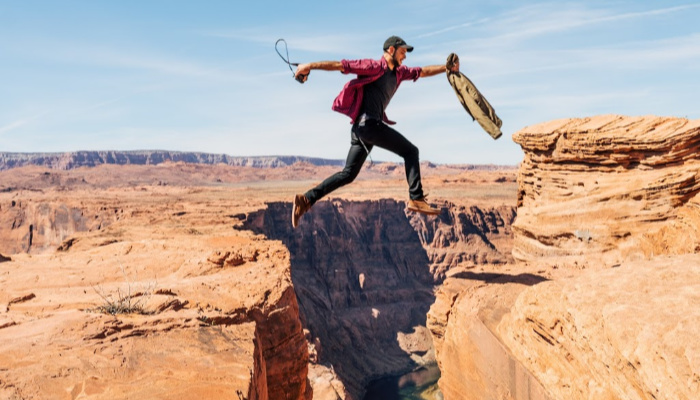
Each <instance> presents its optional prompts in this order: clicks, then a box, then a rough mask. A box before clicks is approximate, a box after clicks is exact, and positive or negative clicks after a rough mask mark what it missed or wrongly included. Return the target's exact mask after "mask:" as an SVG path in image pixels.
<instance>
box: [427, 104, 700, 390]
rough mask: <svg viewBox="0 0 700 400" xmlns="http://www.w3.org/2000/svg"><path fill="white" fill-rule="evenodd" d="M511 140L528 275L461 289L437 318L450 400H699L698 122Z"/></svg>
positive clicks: (564, 125)
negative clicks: (517, 154) (517, 149)
mask: <svg viewBox="0 0 700 400" xmlns="http://www.w3.org/2000/svg"><path fill="white" fill-rule="evenodd" d="M513 139H514V140H515V141H516V142H517V143H519V144H520V145H521V146H522V147H523V151H524V154H525V156H524V160H523V162H522V164H521V166H520V170H519V174H518V184H519V189H518V191H519V193H518V209H517V218H516V220H515V222H514V223H513V226H512V229H513V235H514V238H513V256H514V258H515V259H516V261H517V262H515V263H513V264H511V265H508V266H506V267H505V268H502V269H500V270H498V271H495V272H494V273H492V274H491V276H490V277H488V278H487V277H484V276H479V275H478V274H473V273H472V274H459V275H453V276H450V277H449V278H448V280H447V281H445V283H444V284H443V285H442V286H441V287H440V289H439V290H438V291H437V294H436V301H435V304H434V305H433V306H432V307H431V310H430V313H429V318H428V326H429V327H430V329H431V331H432V333H433V337H434V338H435V341H436V343H435V346H436V350H437V359H438V363H439V365H440V368H441V371H442V377H441V379H440V388H441V390H442V392H443V394H444V396H445V399H446V400H453V399H479V400H484V399H487V400H488V399H493V400H503V399H513V400H535V399H538V400H539V399H552V400H553V399H567V400H569V399H574V400H577V399H581V400H583V399H586V400H588V399H596V400H598V399H603V400H613V399H625V400H626V399H634V400H639V399H644V400H652V399H656V400H659V399H668V400H671V399H674V400H678V399H684V400H691V399H697V398H699V396H700V362H699V360H700V346H699V343H700V342H698V340H697V332H698V331H699V330H700V255H698V254H697V253H698V252H699V251H700V236H699V234H700V230H699V227H700V200H699V199H698V196H697V194H698V190H699V189H700V182H699V179H698V172H700V157H699V156H698V154H699V153H698V151H699V150H700V148H699V147H700V146H699V144H700V121H688V120H686V119H682V118H666V117H652V116H647V117H624V116H617V115H604V116H598V117H591V118H580V119H567V120H558V121H552V122H547V123H543V124H538V125H534V126H530V127H526V128H523V129H522V130H521V131H519V132H517V133H515V134H514V136H513ZM460 278H461V279H460ZM464 278H466V279H464ZM479 278H482V279H484V282H479V281H478V280H477V279H479Z"/></svg>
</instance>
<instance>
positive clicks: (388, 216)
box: [244, 199, 515, 399]
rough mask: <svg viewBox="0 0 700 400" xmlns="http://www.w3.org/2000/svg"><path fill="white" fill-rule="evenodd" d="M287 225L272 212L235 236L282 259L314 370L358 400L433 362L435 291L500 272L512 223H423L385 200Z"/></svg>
mask: <svg viewBox="0 0 700 400" xmlns="http://www.w3.org/2000/svg"><path fill="white" fill-rule="evenodd" d="M290 215H291V204H289V203H271V204H269V205H268V208H267V209H266V210H262V211H260V212H257V213H253V214H251V215H250V216H249V218H248V219H247V220H246V222H245V224H244V226H245V227H246V228H248V229H252V230H253V231H255V232H256V233H263V234H265V235H266V236H267V237H269V238H271V239H279V240H282V242H283V243H284V244H285V246H286V247H287V248H288V249H289V251H290V253H291V263H292V280H293V282H294V287H295V288H296V293H297V297H298V298H299V303H300V307H301V314H302V318H303V321H304V326H305V327H306V328H307V329H308V330H309V341H310V343H312V347H313V353H314V357H315V358H316V363H317V364H319V365H326V366H332V368H333V370H334V371H335V374H337V376H338V378H339V380H340V381H342V382H343V383H344V389H345V390H344V393H342V394H343V396H344V397H343V398H353V399H359V398H362V397H361V396H362V393H363V392H364V387H365V385H366V384H367V383H368V382H369V381H370V380H372V379H375V378H378V377H381V376H386V375H397V374H401V373H404V372H408V371H411V370H412V369H415V368H417V367H419V366H421V365H427V364H430V363H434V362H435V355H434V349H433V343H432V338H431V335H430V333H429V331H428V329H427V327H426V314H427V312H428V309H429V308H430V306H431V304H433V302H434V301H435V297H434V294H433V291H434V288H435V286H436V285H439V284H440V283H441V282H442V279H443V278H444V276H445V275H446V274H447V273H449V271H450V270H452V269H455V268H460V269H463V270H468V269H473V268H475V267H476V266H478V265H484V264H489V263H501V264H505V263H506V262H507V261H508V259H509V256H508V253H509V251H510V241H509V237H510V224H511V222H512V220H513V218H514V215H515V213H514V210H513V208H512V207H507V206H500V207H496V208H489V209H481V208H479V207H477V206H457V205H455V204H452V203H446V204H445V208H444V210H443V213H442V214H440V215H438V216H434V217H427V216H424V215H417V214H414V213H410V212H407V211H406V204H405V203H404V202H403V201H396V200H393V199H384V200H378V201H344V200H340V199H331V200H329V201H321V202H319V203H317V204H316V205H314V207H313V208H312V209H311V211H310V212H309V213H308V214H306V215H304V217H303V219H302V222H301V223H300V226H299V227H298V228H297V229H296V230H293V229H292V227H291V224H290V223H289V218H290ZM334 392H336V390H335V389H334ZM341 392H343V391H341Z"/></svg>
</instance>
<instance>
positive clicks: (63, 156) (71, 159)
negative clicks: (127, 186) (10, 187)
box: [0, 150, 344, 171]
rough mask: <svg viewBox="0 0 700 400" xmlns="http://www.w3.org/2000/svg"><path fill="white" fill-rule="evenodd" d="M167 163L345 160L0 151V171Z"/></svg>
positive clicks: (274, 164) (162, 152) (147, 152)
mask: <svg viewBox="0 0 700 400" xmlns="http://www.w3.org/2000/svg"><path fill="white" fill-rule="evenodd" d="M165 162H184V163H191V164H225V165H231V166H244V167H254V168H277V167H283V166H287V165H292V164H294V163H297V162H306V163H309V164H312V165H316V166H321V165H336V166H338V165H343V164H344V161H343V160H326V159H322V158H312V157H299V156H260V157H234V156H229V155H226V154H211V153H195V152H181V151H166V150H134V151H74V152H66V153H7V152H0V171H2V170H6V169H10V168H18V167H25V166H29V165H35V166H41V167H46V168H50V169H58V170H69V169H74V168H80V167H95V166H98V165H104V164H116V165H157V164H161V163H165Z"/></svg>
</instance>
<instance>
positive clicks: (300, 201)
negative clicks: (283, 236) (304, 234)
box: [292, 194, 311, 228]
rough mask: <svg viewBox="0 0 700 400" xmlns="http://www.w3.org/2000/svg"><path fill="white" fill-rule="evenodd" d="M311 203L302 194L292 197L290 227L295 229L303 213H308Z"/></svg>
mask: <svg viewBox="0 0 700 400" xmlns="http://www.w3.org/2000/svg"><path fill="white" fill-rule="evenodd" d="M309 208H311V203H309V199H307V198H306V196H304V195H303V194H298V195H296V196H294V206H293V207H292V227H294V228H296V227H297V225H299V219H300V218H301V216H302V215H304V213H306V212H307V211H309Z"/></svg>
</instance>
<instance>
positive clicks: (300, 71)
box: [294, 64, 311, 83]
mask: <svg viewBox="0 0 700 400" xmlns="http://www.w3.org/2000/svg"><path fill="white" fill-rule="evenodd" d="M309 73H311V64H299V65H297V72H295V73H294V79H296V80H297V81H299V82H300V83H304V82H306V80H307V79H309Z"/></svg>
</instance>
